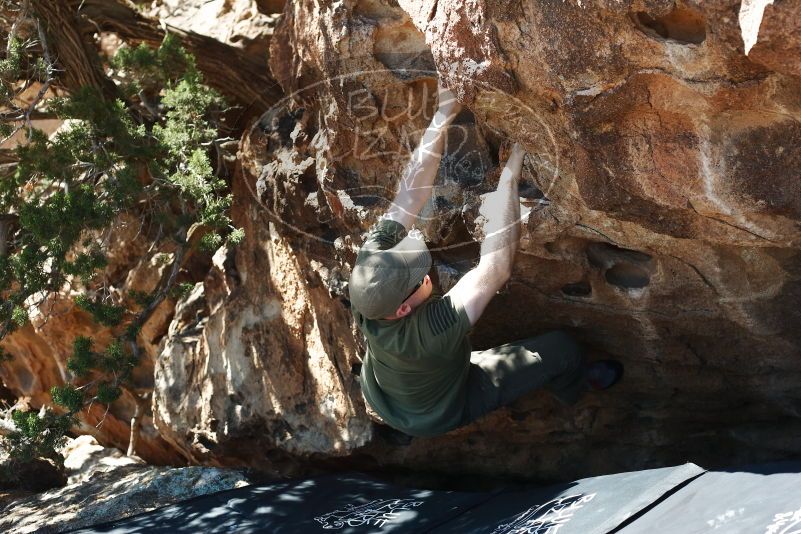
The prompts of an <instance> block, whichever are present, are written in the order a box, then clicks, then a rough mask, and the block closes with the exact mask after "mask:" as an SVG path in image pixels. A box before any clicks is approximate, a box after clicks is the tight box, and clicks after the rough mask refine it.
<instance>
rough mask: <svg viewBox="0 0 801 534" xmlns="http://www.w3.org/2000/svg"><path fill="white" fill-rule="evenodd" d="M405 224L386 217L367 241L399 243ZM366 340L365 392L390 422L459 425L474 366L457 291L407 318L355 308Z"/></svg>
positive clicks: (415, 431)
mask: <svg viewBox="0 0 801 534" xmlns="http://www.w3.org/2000/svg"><path fill="white" fill-rule="evenodd" d="M405 235H406V229H405V228H404V227H403V225H402V224H400V223H398V222H396V221H393V220H391V219H382V220H381V221H379V222H378V224H377V225H375V226H374V227H373V228H372V229H371V230H370V232H369V234H368V237H367V241H366V242H365V245H366V244H367V243H370V242H376V243H377V244H378V247H379V248H380V249H382V250H383V249H386V248H391V247H393V246H395V245H396V244H397V243H398V242H399V241H400V240H401V239H403V238H404V237H405ZM353 316H354V318H355V319H356V324H357V325H358V326H359V329H360V330H361V331H362V333H363V334H364V336H365V339H366V341H367V352H366V354H365V356H364V361H363V362H362V373H361V384H362V392H363V393H364V398H365V399H366V400H367V402H368V403H369V404H370V406H371V407H372V408H373V410H375V411H376V413H378V415H379V416H381V418H382V419H383V420H384V421H385V422H386V423H387V424H388V425H390V426H392V427H394V428H397V429H398V430H401V431H403V432H406V433H407V434H411V435H414V436H433V435H437V434H441V433H444V432H447V431H448V430H451V429H453V428H455V427H457V426H458V425H459V423H460V421H461V418H462V410H463V407H464V403H465V393H466V390H465V383H466V380H467V372H468V369H469V367H470V340H469V339H468V337H467V334H468V332H469V331H470V320H469V319H468V317H467V313H466V312H465V310H464V306H463V305H462V303H461V302H459V301H458V300H457V299H455V298H454V297H453V296H450V295H446V296H445V297H442V298H438V297H432V298H429V299H428V300H427V301H426V302H424V303H423V304H422V305H420V306H419V307H417V308H416V309H415V310H414V311H413V312H412V313H411V314H410V315H408V316H406V317H404V318H403V319H397V320H393V321H388V320H384V319H367V318H365V317H364V316H363V315H362V314H361V313H359V311H358V310H356V309H353Z"/></svg>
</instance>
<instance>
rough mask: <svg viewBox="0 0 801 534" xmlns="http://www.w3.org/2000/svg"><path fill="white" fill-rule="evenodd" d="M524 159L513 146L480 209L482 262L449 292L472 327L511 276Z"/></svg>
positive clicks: (517, 144)
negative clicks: (460, 306) (496, 182)
mask: <svg viewBox="0 0 801 534" xmlns="http://www.w3.org/2000/svg"><path fill="white" fill-rule="evenodd" d="M524 156H525V152H524V150H523V147H522V146H520V144H519V143H515V145H514V147H513V148H512V151H511V154H510V156H509V159H508V160H506V165H505V166H504V168H503V172H502V173H501V178H500V180H499V181H498V187H497V189H496V190H495V191H494V192H492V193H490V194H488V195H487V196H485V197H484V199H483V201H482V204H481V208H480V210H479V212H480V213H481V215H482V216H483V217H484V218H485V222H484V225H483V230H484V240H483V241H482V242H481V259H480V260H479V262H478V265H477V266H476V267H474V268H473V269H472V270H471V271H469V272H468V273H467V274H465V275H464V276H463V277H462V278H461V279H460V280H459V281H458V282H457V283H456V285H455V286H453V288H451V290H450V291H448V295H452V296H454V297H455V298H456V300H458V301H460V302H461V303H462V305H463V306H464V308H465V311H466V312H467V317H468V319H470V324H471V325H474V324H476V321H478V318H479V317H481V314H482V313H484V309H485V308H486V307H487V304H489V301H490V300H492V297H494V296H495V293H496V292H497V291H498V290H499V289H500V288H502V287H503V285H504V284H505V283H506V281H507V280H509V277H510V276H512V264H513V263H514V257H515V252H516V251H517V247H518V244H519V241H520V198H519V197H518V191H517V190H518V187H517V185H518V181H519V179H520V172H521V170H522V168H523V157H524Z"/></svg>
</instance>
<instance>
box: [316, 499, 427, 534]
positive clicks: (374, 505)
mask: <svg viewBox="0 0 801 534" xmlns="http://www.w3.org/2000/svg"><path fill="white" fill-rule="evenodd" d="M421 504H423V501H415V500H414V499H376V500H374V501H370V502H368V503H367V504H362V505H359V506H356V505H353V504H348V505H347V506H345V508H342V509H338V510H334V511H333V512H329V513H327V514H325V515H321V516H319V517H315V518H314V520H315V521H317V522H318V523H320V524H321V525H322V527H323V528H324V529H331V530H337V529H340V528H345V527H361V526H373V527H383V526H384V525H385V524H386V523H389V522H392V521H393V520H395V519H397V518H398V515H399V514H400V513H401V512H405V511H407V510H411V509H412V508H415V507H417V506H420V505H421Z"/></svg>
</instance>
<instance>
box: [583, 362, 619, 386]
mask: <svg viewBox="0 0 801 534" xmlns="http://www.w3.org/2000/svg"><path fill="white" fill-rule="evenodd" d="M584 367H585V370H586V377H587V383H588V384H589V386H590V388H591V389H594V390H602V389H609V388H611V387H612V386H614V385H615V384H617V383H618V382H619V381H620V379H621V378H623V364H622V363H620V362H619V361H617V360H598V361H596V362H590V363H588V364H586V365H585V366H584Z"/></svg>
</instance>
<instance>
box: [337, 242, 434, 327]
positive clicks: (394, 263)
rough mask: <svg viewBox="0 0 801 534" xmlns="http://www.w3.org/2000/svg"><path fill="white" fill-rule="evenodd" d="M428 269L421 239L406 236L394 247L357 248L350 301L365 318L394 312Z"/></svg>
mask: <svg viewBox="0 0 801 534" xmlns="http://www.w3.org/2000/svg"><path fill="white" fill-rule="evenodd" d="M429 269H431V253H430V252H429V251H428V247H427V246H426V243H425V241H424V240H423V239H422V236H421V237H420V238H416V237H413V236H411V235H407V236H406V237H404V238H403V239H402V240H401V241H399V242H398V244H396V245H395V246H394V247H392V248H388V249H384V250H381V249H379V248H378V247H377V243H370V244H368V245H366V246H364V247H362V248H361V250H360V251H359V254H358V256H357V257H356V265H355V266H354V267H353V272H351V275H350V282H349V288H350V289H349V290H350V302H351V304H352V305H353V307H354V308H356V310H358V311H359V313H361V314H362V315H364V316H365V317H367V318H368V319H382V318H384V317H388V316H390V315H392V314H394V313H395V311H396V310H397V309H398V306H400V305H401V304H402V303H403V301H404V300H406V298H407V297H408V296H409V293H411V292H412V289H414V286H416V285H417V284H418V283H419V282H420V281H421V280H422V279H423V277H424V276H425V275H426V274H428V271H429Z"/></svg>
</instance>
